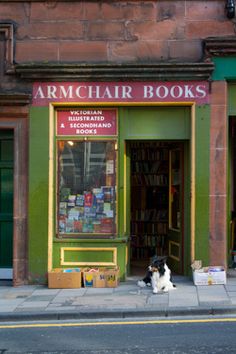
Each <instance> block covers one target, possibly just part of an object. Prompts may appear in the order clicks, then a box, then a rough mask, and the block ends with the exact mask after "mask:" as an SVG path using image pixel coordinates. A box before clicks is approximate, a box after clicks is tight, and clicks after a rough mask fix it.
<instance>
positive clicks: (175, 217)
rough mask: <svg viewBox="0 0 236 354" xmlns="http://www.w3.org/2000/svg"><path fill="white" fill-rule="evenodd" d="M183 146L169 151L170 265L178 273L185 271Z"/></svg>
mask: <svg viewBox="0 0 236 354" xmlns="http://www.w3.org/2000/svg"><path fill="white" fill-rule="evenodd" d="M183 171H184V168H183V148H182V145H179V146H178V147H174V148H172V149H170V152H169V230H168V265H169V266H170V268H171V270H172V271H173V272H175V273H177V274H182V273H183V258H184V257H183V233H184V227H183V220H184V205H183V200H184V198H183V191H184V188H183V181H184V176H183Z"/></svg>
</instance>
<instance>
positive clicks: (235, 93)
mask: <svg viewBox="0 0 236 354" xmlns="http://www.w3.org/2000/svg"><path fill="white" fill-rule="evenodd" d="M235 75H236V73H235ZM228 112H229V115H231V116H235V115H236V84H229V85H228Z"/></svg>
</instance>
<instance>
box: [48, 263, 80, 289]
mask: <svg viewBox="0 0 236 354" xmlns="http://www.w3.org/2000/svg"><path fill="white" fill-rule="evenodd" d="M81 285H82V278H81V271H80V269H79V268H67V269H61V268H55V269H52V270H51V271H50V272H48V287H49V289H76V288H81Z"/></svg>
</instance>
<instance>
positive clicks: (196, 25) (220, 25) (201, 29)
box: [186, 20, 235, 39]
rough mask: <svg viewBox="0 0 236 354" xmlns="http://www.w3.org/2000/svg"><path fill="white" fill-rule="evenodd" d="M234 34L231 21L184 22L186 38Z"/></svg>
mask: <svg viewBox="0 0 236 354" xmlns="http://www.w3.org/2000/svg"><path fill="white" fill-rule="evenodd" d="M227 35H228V36H230V35H235V31H234V24H233V22H231V21H227V20H226V21H221V22H219V21H213V20H212V21H194V22H190V21H189V22H187V23H186V39H190V38H206V37H211V36H213V37H217V36H221V37H222V36H227Z"/></svg>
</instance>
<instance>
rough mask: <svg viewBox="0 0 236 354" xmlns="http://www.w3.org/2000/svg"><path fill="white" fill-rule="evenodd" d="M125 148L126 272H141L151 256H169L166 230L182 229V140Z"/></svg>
mask: <svg viewBox="0 0 236 354" xmlns="http://www.w3.org/2000/svg"><path fill="white" fill-rule="evenodd" d="M129 148H130V158H131V179H130V183H131V188H130V190H131V196H130V197H131V198H130V200H131V220H130V231H131V245H130V273H131V274H132V275H142V274H144V272H145V269H147V266H148V265H149V264H150V260H151V258H152V257H153V256H154V255H158V256H169V239H170V234H169V230H170V229H172V230H175V231H176V232H177V233H179V234H181V231H182V229H183V228H182V215H181V214H182V211H183V209H182V199H183V186H182V185H183V183H182V182H183V159H182V152H183V143H180V142H175V141H132V142H130V145H129ZM181 237H182V236H181ZM182 256H183V255H182Z"/></svg>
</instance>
